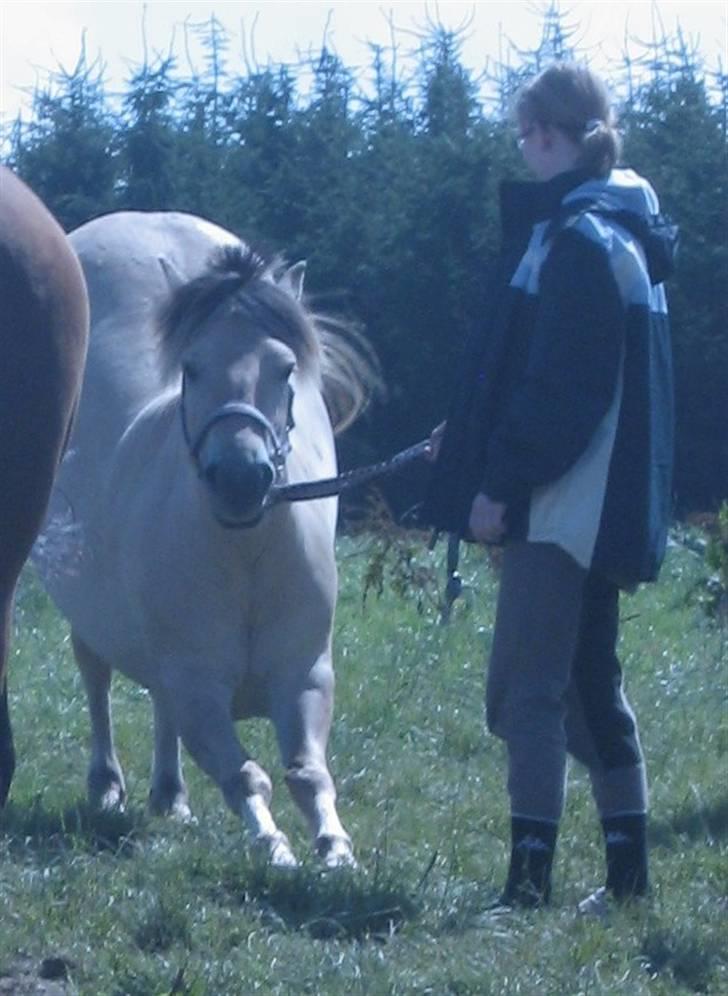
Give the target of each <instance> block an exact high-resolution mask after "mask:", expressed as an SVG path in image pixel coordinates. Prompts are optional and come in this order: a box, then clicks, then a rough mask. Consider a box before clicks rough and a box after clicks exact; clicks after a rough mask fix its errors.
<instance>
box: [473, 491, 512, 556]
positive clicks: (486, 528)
mask: <svg viewBox="0 0 728 996" xmlns="http://www.w3.org/2000/svg"><path fill="white" fill-rule="evenodd" d="M505 520H506V506H505V504H504V503H503V502H502V501H493V500H492V499H491V498H489V497H488V496H487V495H484V494H483V492H482V491H481V492H479V493H478V494H477V495H476V496H475V498H473V504H472V506H471V508H470V519H469V521H468V528H469V529H470V535H471V536H472V537H473V539H474V540H475V541H476V542H478V543H497V542H498V541H499V540H500V539H502V538H503V535H504V533H505V531H506V521H505Z"/></svg>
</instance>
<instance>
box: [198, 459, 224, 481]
mask: <svg viewBox="0 0 728 996" xmlns="http://www.w3.org/2000/svg"><path fill="white" fill-rule="evenodd" d="M219 469H220V465H219V464H218V463H216V462H213V463H208V464H205V465H204V466H203V467H202V474H201V477H202V479H203V480H204V481H205V483H206V484H209V485H211V486H214V484H215V481H216V479H217V474H218V470H219Z"/></svg>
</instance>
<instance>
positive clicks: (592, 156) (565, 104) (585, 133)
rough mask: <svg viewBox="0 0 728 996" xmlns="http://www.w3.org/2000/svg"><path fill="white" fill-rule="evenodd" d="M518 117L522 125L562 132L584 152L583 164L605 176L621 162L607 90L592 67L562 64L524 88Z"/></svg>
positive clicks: (520, 97)
mask: <svg viewBox="0 0 728 996" xmlns="http://www.w3.org/2000/svg"><path fill="white" fill-rule="evenodd" d="M514 111H515V116H516V118H517V120H518V121H520V122H521V123H522V124H523V123H525V124H539V125H546V126H550V127H552V128H558V129H560V130H561V131H563V132H564V133H565V134H566V135H567V136H568V137H569V138H570V139H571V140H572V141H573V142H575V143H576V144H577V145H578V146H579V149H580V150H581V155H580V158H579V166H581V167H582V168H583V169H585V170H586V171H587V172H588V173H590V174H591V175H592V176H606V175H607V173H609V171H610V170H611V169H612V167H613V166H615V165H616V163H617V160H618V159H619V154H620V151H621V141H620V138H619V134H618V132H617V129H616V118H615V115H614V111H613V110H612V107H611V104H610V100H609V94H608V92H607V88H606V86H605V84H604V83H603V82H602V80H601V79H600V78H599V77H598V76H597V75H596V73H593V72H592V71H591V69H589V68H587V66H583V65H578V64H577V63H570V62H557V63H555V64H554V65H552V66H549V68H548V69H544V70H543V72H541V73H539V75H538V76H536V77H535V79H533V80H531V81H530V82H529V83H526V84H525V86H524V87H523V88H522V89H521V90H520V91H519V93H518V95H517V97H516V101H515V106H514Z"/></svg>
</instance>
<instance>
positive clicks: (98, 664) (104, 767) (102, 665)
mask: <svg viewBox="0 0 728 996" xmlns="http://www.w3.org/2000/svg"><path fill="white" fill-rule="evenodd" d="M71 645H72V646H73V653H74V656H75V658H76V663H77V664H78V669H79V671H80V672H81V677H82V678H83V683H84V687H85V689H86V698H87V701H88V710H89V718H90V720H91V763H90V764H89V769H88V780H87V785H88V800H89V805H91V806H92V808H94V809H101V810H114V809H116V810H123V809H124V804H125V802H126V786H125V784H124V775H123V773H122V770H121V765H120V764H119V759H118V757H117V756H116V750H115V748H114V734H113V727H112V722H111V700H110V698H109V690H110V688H111V667H110V666H109V665H108V664H107V663H106V661H104V660H103V659H102V658H101V657H99V656H98V655H97V654H95V653H94V652H93V651H92V650H91V649H90V648H89V647H88V646H87V645H86V644H85V643H84V642H83V640H81V638H80V637H79V636H78V634H77V633H75V632H71Z"/></svg>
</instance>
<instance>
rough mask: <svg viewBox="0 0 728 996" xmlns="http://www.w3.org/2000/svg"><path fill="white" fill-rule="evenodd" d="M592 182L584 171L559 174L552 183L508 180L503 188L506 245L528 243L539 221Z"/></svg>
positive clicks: (549, 215)
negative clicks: (567, 197) (582, 185)
mask: <svg viewBox="0 0 728 996" xmlns="http://www.w3.org/2000/svg"><path fill="white" fill-rule="evenodd" d="M588 179H589V174H588V173H587V172H586V171H585V170H583V169H575V170H569V171H568V172H566V173H559V174H558V176H555V177H553V179H551V180H546V181H543V180H507V181H505V182H504V183H502V184H501V187H500V211H501V229H502V235H503V243H504V245H508V244H511V243H512V242H514V241H518V242H520V241H523V240H527V239H528V237H529V236H530V234H531V229H532V228H533V226H534V225H535V224H537V223H538V222H539V221H548V220H549V219H550V218H553V217H554V215H556V214H557V213H558V210H559V208H560V206H561V202H562V200H563V199H564V197H566V195H567V194H568V193H569V192H570V191H571V190H573V189H574V188H575V187H578V186H580V185H581V184H582V183H585V182H586V181H587V180H588Z"/></svg>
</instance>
